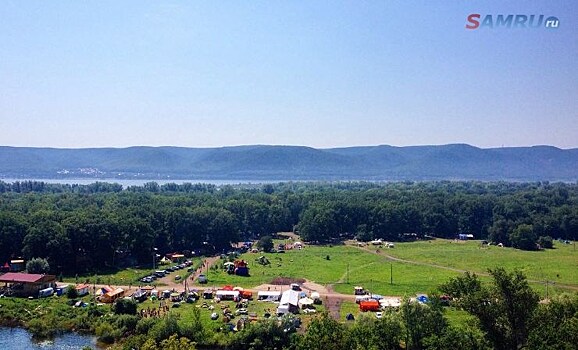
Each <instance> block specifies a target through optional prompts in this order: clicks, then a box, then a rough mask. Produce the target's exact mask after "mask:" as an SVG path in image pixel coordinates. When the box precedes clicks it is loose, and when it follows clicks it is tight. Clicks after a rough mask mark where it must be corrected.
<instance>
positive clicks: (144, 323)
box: [136, 318, 160, 335]
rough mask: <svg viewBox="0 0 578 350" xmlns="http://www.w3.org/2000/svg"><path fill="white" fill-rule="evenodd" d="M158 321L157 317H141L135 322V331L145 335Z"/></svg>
mask: <svg viewBox="0 0 578 350" xmlns="http://www.w3.org/2000/svg"><path fill="white" fill-rule="evenodd" d="M159 322H160V320H159V319H157V318H141V319H140V320H139V321H138V323H137V324H136V332H137V333H138V334H145V335H146V334H148V332H149V331H150V330H151V329H152V328H153V327H154V326H155V325H156V324H157V323H159Z"/></svg>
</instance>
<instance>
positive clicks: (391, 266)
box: [389, 262, 393, 285]
mask: <svg viewBox="0 0 578 350" xmlns="http://www.w3.org/2000/svg"><path fill="white" fill-rule="evenodd" d="M389 284H391V285H393V263H391V262H390V263H389Z"/></svg>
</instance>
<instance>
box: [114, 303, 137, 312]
mask: <svg viewBox="0 0 578 350" xmlns="http://www.w3.org/2000/svg"><path fill="white" fill-rule="evenodd" d="M112 308H113V311H114V313H115V314H117V315H136V311H137V305H136V302H135V301H134V300H131V299H118V300H117V301H116V302H115V303H114V305H113V307H112Z"/></svg>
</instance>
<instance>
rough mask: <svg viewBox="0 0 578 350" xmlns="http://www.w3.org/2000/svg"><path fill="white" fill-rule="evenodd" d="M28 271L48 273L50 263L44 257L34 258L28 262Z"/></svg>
mask: <svg viewBox="0 0 578 350" xmlns="http://www.w3.org/2000/svg"><path fill="white" fill-rule="evenodd" d="M26 271H28V273H48V271H50V264H48V261H47V260H46V259H44V258H32V259H30V260H28V262H27V263H26Z"/></svg>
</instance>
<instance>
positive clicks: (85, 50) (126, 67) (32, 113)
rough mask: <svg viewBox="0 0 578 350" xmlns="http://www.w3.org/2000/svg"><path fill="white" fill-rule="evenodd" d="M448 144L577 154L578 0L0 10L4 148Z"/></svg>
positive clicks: (95, 4)
mask: <svg viewBox="0 0 578 350" xmlns="http://www.w3.org/2000/svg"><path fill="white" fill-rule="evenodd" d="M472 13H478V14H481V15H482V19H483V17H484V16H485V15H486V14H491V15H494V17H496V16H497V15H498V14H504V15H508V14H514V15H516V14H522V15H541V14H543V15H545V17H549V16H555V17H557V18H558V19H559V20H560V27H559V28H557V29H547V28H545V27H541V28H536V29H522V28H517V29H513V28H511V29H508V28H494V29H490V28H488V27H487V26H486V27H483V28H478V29H476V30H468V29H466V28H465V26H466V24H467V23H468V22H467V21H466V18H467V16H468V15H469V14H472ZM447 143H469V144H472V145H475V146H479V147H484V148H485V147H500V146H529V145H537V144H550V145H554V146H558V147H561V148H576V147H578V1H573V0H568V1H550V0H542V1H508V2H507V1H503V0H496V1H471V0H467V1H456V0H447V1H427V0H424V1H405V0H404V1H386V0H380V1H359V0H355V1H315V0H301V1H289V0H287V1H238V0H231V1H156V0H155V1H142V0H139V1H117V0H114V1H78V0H74V1H40V0H39V1H22V0H14V1H9V0H2V1H0V145H12V146H47V147H106V146H111V147H124V146H133V145H150V146H161V145H175V146H187V147H208V146H225V145H241V144H286V145H306V146H313V147H334V146H352V145H377V144H389V145H396V146H404V145H423V144H447Z"/></svg>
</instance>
